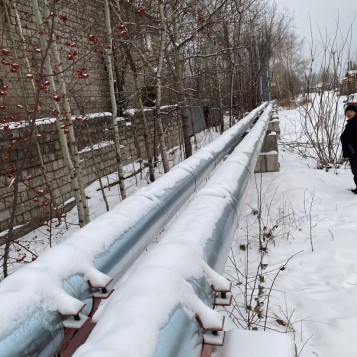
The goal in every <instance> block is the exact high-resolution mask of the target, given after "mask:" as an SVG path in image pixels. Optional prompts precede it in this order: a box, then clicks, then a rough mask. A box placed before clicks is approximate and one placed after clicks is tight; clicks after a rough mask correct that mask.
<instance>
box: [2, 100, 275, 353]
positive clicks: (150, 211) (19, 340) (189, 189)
mask: <svg viewBox="0 0 357 357" xmlns="http://www.w3.org/2000/svg"><path fill="white" fill-rule="evenodd" d="M267 105H268V103H263V104H262V105H261V106H259V107H258V108H257V109H255V110H253V111H252V112H250V113H249V114H248V115H247V116H246V117H245V118H243V119H242V120H241V121H240V122H238V123H237V124H236V125H235V126H233V127H232V128H230V129H229V130H227V131H226V132H224V133H223V134H222V135H221V136H220V137H219V138H217V139H216V140H215V141H214V142H212V143H210V144H208V145H207V146H205V147H204V148H202V149H201V150H199V151H198V152H197V153H196V154H194V155H193V156H192V157H190V158H188V159H186V160H185V161H183V162H182V163H180V164H179V165H177V166H176V167H174V168H173V169H171V170H170V171H169V172H168V173H167V174H165V175H163V176H162V177H160V178H159V179H158V180H157V181H155V182H154V183H152V184H150V185H149V186H148V187H146V188H142V189H140V190H138V191H137V192H136V193H135V194H134V195H132V196H130V197H128V198H127V199H126V200H124V201H123V202H121V203H120V204H118V205H117V206H116V207H115V208H114V209H113V210H111V211H110V212H108V213H106V214H104V215H102V216H101V217H99V218H97V219H95V220H94V221H92V222H91V223H89V224H88V225H87V226H85V227H84V228H82V229H80V230H79V231H77V232H76V233H74V234H73V235H72V236H71V239H70V240H69V242H65V243H64V244H62V245H60V246H57V247H56V249H59V250H61V248H63V247H64V248H65V249H74V251H76V250H77V251H81V252H85V254H87V257H88V258H89V259H91V260H92V261H93V262H94V266H95V267H96V268H97V269H98V270H99V271H101V272H103V273H105V274H107V275H109V276H111V277H113V278H117V277H118V276H120V275H121V274H123V273H124V272H125V271H126V270H127V269H128V268H129V266H130V265H131V264H132V263H133V262H134V261H135V259H137V257H138V256H139V255H140V254H141V253H142V252H143V250H144V249H145V248H146V247H147V245H148V244H149V243H150V242H151V241H152V239H153V238H154V237H155V236H157V235H158V234H159V233H160V231H161V230H162V229H163V228H164V227H165V225H166V224H167V223H168V222H169V220H170V219H171V218H172V217H173V216H174V214H175V213H176V212H177V211H178V209H179V208H180V207H181V206H182V205H183V204H184V203H185V202H186V201H187V199H188V198H189V197H190V196H191V195H192V193H194V192H195V191H196V190H197V188H198V187H199V186H200V185H201V184H202V183H203V182H204V180H206V179H207V177H208V176H209V174H210V173H211V171H212V170H213V169H214V168H215V167H216V165H217V164H218V163H219V162H220V161H221V160H222V158H223V157H224V156H225V155H227V153H229V152H231V151H232V150H233V149H234V147H235V146H236V145H237V144H238V142H239V141H240V140H241V138H242V136H243V135H244V133H245V132H246V131H247V129H248V128H249V126H250V125H251V124H252V123H253V121H254V120H255V119H256V118H257V117H258V116H259V114H260V113H261V112H262V111H263V110H264V108H265V107H266V106H267ZM132 209H135V212H136V214H135V216H134V217H130V216H128V214H127V212H128V211H129V212H130V211H131V210H132ZM103 225H104V226H106V227H112V231H111V232H109V237H106V239H105V240H104V241H105V244H103V237H102V236H101V231H102V228H101V227H103ZM89 239H90V240H91V249H92V250H90V251H89V250H87V251H86V249H87V243H88V240H89ZM93 242H94V243H93ZM46 253H47V252H45V253H44V254H43V255H46ZM41 261H42V260H41V256H40V257H39V258H38V260H37V261H36V262H35V263H36V264H37V266H38V267H41ZM30 265H31V264H30ZM26 268H27V267H24V268H22V269H26ZM22 269H20V271H18V272H15V273H14V274H13V275H15V276H16V275H17V274H18V273H20V274H21V270H22ZM61 276H63V277H64V278H63V279H64V282H63V288H64V289H65V291H66V292H67V293H68V294H69V295H71V296H73V297H75V298H77V299H79V300H81V301H87V300H88V298H90V297H91V296H92V290H91V288H90V287H89V285H88V283H87V282H86V281H85V280H84V279H83V278H82V276H80V275H73V272H72V271H68V274H67V276H66V271H64V272H62V275H61ZM8 279H13V277H12V276H10V277H8V278H7V279H5V280H4V281H3V282H2V283H1V284H0V297H1V298H2V299H3V301H4V303H5V304H6V300H7V299H11V296H12V295H11V294H6V293H9V291H8V290H7V285H9V284H7V280H8ZM10 285H11V284H10ZM2 293H3V294H2ZM23 304H26V301H23ZM29 310H30V311H31V313H30V314H29V315H22V316H19V317H18V320H17V325H16V326H15V327H13V328H12V329H11V330H9V329H6V328H5V329H4V328H1V326H0V356H2V357H18V356H28V355H36V356H38V357H46V356H53V355H54V354H55V353H57V352H58V351H59V349H60V346H61V344H62V341H63V329H64V327H63V325H62V323H61V319H60V317H59V315H58V314H56V313H55V314H54V313H53V312H49V311H47V310H44V309H43V307H42V306H41V304H39V305H38V306H36V307H34V308H32V309H29ZM2 326H6V321H4V322H2ZM34 331H36V332H35V334H34ZM34 340H36V343H33V341H34ZM49 346H51V348H50V350H49Z"/></svg>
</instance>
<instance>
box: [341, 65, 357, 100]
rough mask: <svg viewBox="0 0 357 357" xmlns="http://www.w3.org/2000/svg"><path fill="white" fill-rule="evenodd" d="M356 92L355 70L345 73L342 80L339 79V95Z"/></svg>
mask: <svg viewBox="0 0 357 357" xmlns="http://www.w3.org/2000/svg"><path fill="white" fill-rule="evenodd" d="M356 92H357V69H353V70H350V71H347V73H346V75H345V77H344V78H342V79H341V94H350V93H356Z"/></svg>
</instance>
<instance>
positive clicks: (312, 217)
mask: <svg viewBox="0 0 357 357" xmlns="http://www.w3.org/2000/svg"><path fill="white" fill-rule="evenodd" d="M279 117H280V127H281V135H282V141H281V142H284V140H287V139H288V138H289V137H291V133H290V131H291V130H292V128H294V130H296V125H294V124H293V123H296V122H297V121H298V119H297V117H298V114H297V111H296V110H288V111H285V110H282V111H280V112H279ZM279 161H280V172H278V173H268V174H263V175H260V174H256V175H255V179H254V180H253V181H252V182H251V184H250V187H249V191H248V194H247V196H246V204H245V206H244V207H243V210H242V212H241V214H240V227H239V229H238V232H237V235H236V239H235V241H234V244H233V246H232V255H231V257H230V259H229V261H228V262H227V269H226V276H227V278H228V279H230V280H232V281H233V285H234V291H233V292H234V294H235V301H234V303H233V308H228V309H227V310H226V311H225V312H224V313H225V314H226V315H227V316H230V317H231V319H226V320H227V321H226V326H225V329H228V330H229V329H234V328H236V326H239V327H240V328H246V327H247V325H248V324H249V323H251V324H252V326H251V327H257V328H258V330H259V331H263V330H264V326H265V321H267V323H266V328H267V329H268V330H269V331H271V330H277V331H280V332H287V334H286V335H282V336H291V339H294V341H295V343H296V345H297V353H298V356H301V357H309V356H312V357H313V356H315V357H316V356H318V357H337V356H338V357H339V356H343V357H354V356H356V351H357V340H355V339H354V334H355V327H356V328H357V318H356V317H357V316H356V315H357V313H356V312H355V311H356V307H355V303H356V302H357V294H356V293H357V291H356V289H357V263H356V261H357V260H356V258H357V242H356V238H357V220H356V214H357V195H354V194H352V193H351V192H350V191H349V190H348V189H349V188H353V180H352V174H351V172H350V170H349V168H348V167H345V166H344V167H342V168H340V169H336V170H335V169H331V170H329V171H328V172H326V171H323V170H317V169H315V166H316V164H315V163H314V162H312V161H311V160H309V159H303V158H301V157H299V156H297V155H296V154H293V153H291V152H289V151H287V149H284V147H283V146H282V145H281V146H280V152H279ZM142 182H144V185H146V183H145V177H144V180H143V181H142ZM141 184H142V183H138V185H141ZM96 188H97V186H96V184H94V185H93V186H92V187H91V188H90V189H88V190H87V193H88V195H89V196H90V197H91V199H90V201H89V202H90V205H91V207H92V215H93V217H94V216H97V215H100V214H101V213H103V212H104V211H105V208H104V205H103V204H101V202H100V201H101V195H100V193H99V192H98V191H96ZM135 189H137V186H136V185H135V184H134V182H133V186H132V187H131V188H130V190H131V191H134V190H135ZM114 190H116V189H113V188H112V189H111V191H108V192H107V193H108V195H109V196H110V197H109V199H110V201H111V205H112V206H113V204H114V203H116V202H117V201H118V199H117V197H118V196H117V191H114ZM112 206H111V207H112ZM259 213H260V215H259ZM257 217H258V218H259V217H260V220H259V219H257ZM73 221H75V212H74V211H73V212H72V213H70V214H69V215H68V217H67V222H68V223H67V226H66V227H64V225H62V226H61V227H58V228H57V230H58V231H57V232H58V236H62V238H61V239H64V238H66V237H68V236H69V235H70V233H71V232H73V231H75V230H76V229H77V227H75V226H73V228H71V227H72V226H71V224H70V222H73ZM259 224H260V229H261V232H263V233H265V241H262V242H261V244H260V246H259V240H258V239H257V236H258V232H259ZM264 227H266V228H265V229H264ZM65 228H66V229H65ZM61 229H62V230H61ZM39 232H41V233H39ZM40 234H41V235H43V239H39V236H40ZM47 236H48V233H47V232H46V230H45V229H42V230H39V231H37V233H35V236H29V237H28V240H29V241H30V240H32V241H35V240H38V241H39V243H38V246H37V248H34V249H36V252H37V253H40V252H41V251H42V250H43V246H45V245H47V244H48V243H47V240H46V239H45V238H46V237H47ZM54 239H55V240H56V239H57V238H54ZM58 240H60V239H59V238H58ZM259 247H260V248H261V249H260V250H259ZM27 253H28V252H27ZM16 254H19V252H17V253H16ZM21 254H26V251H21ZM233 258H234V259H233ZM26 259H27V258H26ZM232 262H235V266H236V268H233V264H232ZM259 266H260V268H259ZM260 269H261V270H260ZM256 272H259V274H258V278H259V279H262V280H263V279H264V282H263V281H262V280H259V281H258V280H257V281H255V280H254V277H255V276H256V275H257V273H256ZM260 276H261V278H260ZM254 282H256V283H257V284H256V288H255V289H254V290H253V293H252V290H251V287H252V286H253V285H252V284H254ZM259 285H260V286H261V288H260V289H261V290H260V291H259ZM244 299H246V301H248V302H249V304H250V303H251V308H252V310H253V311H254V308H255V307H256V305H257V302H258V303H261V309H260V310H261V312H262V316H261V317H259V319H255V318H254V316H255V315H254V314H253V313H249V314H247V311H246V309H244V308H243V307H242V304H243V303H244ZM255 299H257V300H255ZM250 300H251V301H250ZM267 305H268V307H269V310H268V311H269V312H268V316H267V317H265V307H266V306H267ZM9 308H11V307H9ZM258 310H259V309H256V313H258V312H259V311H258ZM158 313H159V311H158ZM254 334H256V336H255V335H254ZM228 336H229V338H228V339H227V344H226V349H225V350H224V348H217V349H215V352H214V356H215V357H228V355H227V353H228V352H230V353H231V354H232V353H236V354H237V355H238V354H239V356H240V357H248V356H249V357H255V356H258V355H259V357H261V356H262V355H264V356H265V357H278V356H279V357H280V355H278V354H277V350H278V351H279V353H281V356H282V357H285V355H284V353H288V352H291V351H290V348H291V345H290V344H289V343H286V344H285V342H286V339H285V338H284V337H283V338H282V339H280V338H277V337H272V336H271V335H269V338H267V337H268V335H267V336H264V337H262V336H261V334H260V333H259V334H257V333H256V332H254V331H252V332H249V336H247V335H242V334H241V335H240V338H241V340H240V339H239V336H237V335H236V334H235V332H234V331H233V330H232V331H231V332H230V333H229V335H228ZM232 336H233V337H232ZM242 336H243V337H242ZM253 336H254V337H253ZM274 336H275V335H274ZM242 340H244V341H251V344H249V343H248V344H247V343H245V344H244V346H243V344H242V343H239V342H240V341H242ZM235 342H236V343H235ZM249 345H251V348H250V347H249ZM277 345H278V346H277ZM277 347H278V348H277ZM234 355H235V354H234ZM232 356H233V354H232ZM229 357H231V355H229ZM289 357H290V356H289Z"/></svg>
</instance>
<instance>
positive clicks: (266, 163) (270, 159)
mask: <svg viewBox="0 0 357 357" xmlns="http://www.w3.org/2000/svg"><path fill="white" fill-rule="evenodd" d="M279 170H280V164H279V161H278V152H277V151H271V152H265V153H261V154H260V155H259V157H258V160H257V164H256V165H255V169H254V172H255V173H264V172H278V171H279Z"/></svg>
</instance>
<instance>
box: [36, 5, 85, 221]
mask: <svg viewBox="0 0 357 357" xmlns="http://www.w3.org/2000/svg"><path fill="white" fill-rule="evenodd" d="M32 5H33V6H32V8H33V11H34V16H35V21H36V26H37V30H38V33H41V34H42V35H40V44H41V47H42V48H43V49H46V53H44V56H45V63H44V72H45V73H47V74H48V76H47V79H48V80H49V82H50V86H51V90H52V91H53V92H57V87H56V84H55V80H54V76H53V71H52V67H51V55H50V53H49V47H50V46H51V45H50V44H48V43H47V41H46V39H45V35H44V33H45V32H44V30H43V23H42V17H41V13H40V9H39V6H38V2H37V0H32ZM57 63H59V62H57ZM54 105H55V108H56V111H57V112H58V113H59V114H60V113H61V108H60V106H59V104H58V102H57V101H54ZM56 129H57V131H58V134H59V139H60V145H61V149H62V153H63V158H64V161H65V163H66V166H67V168H68V171H69V175H70V182H71V189H72V192H73V195H74V198H75V200H76V205H77V210H78V221H79V225H80V227H83V226H84V225H85V224H86V223H87V222H88V221H89V217H88V215H87V216H86V213H85V208H84V206H85V202H83V197H82V195H81V191H80V186H79V182H78V176H79V172H77V170H76V167H75V165H74V164H73V162H72V158H71V154H70V150H69V148H68V142H67V137H66V135H65V133H64V129H63V128H62V124H61V122H60V119H59V115H57V117H56ZM72 129H73V128H72ZM84 201H85V198H84Z"/></svg>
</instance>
